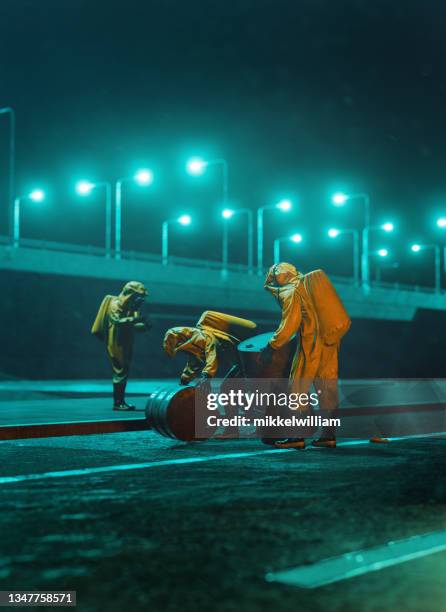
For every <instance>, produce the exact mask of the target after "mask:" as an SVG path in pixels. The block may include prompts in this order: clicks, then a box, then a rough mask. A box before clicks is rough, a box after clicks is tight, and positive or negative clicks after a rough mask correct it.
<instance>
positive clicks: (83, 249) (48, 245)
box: [0, 236, 444, 293]
mask: <svg viewBox="0 0 446 612" xmlns="http://www.w3.org/2000/svg"><path fill="white" fill-rule="evenodd" d="M0 245H5V246H8V245H10V239H9V238H8V237H7V236H0ZM20 246H22V247H24V248H27V249H36V250H41V251H57V252H62V253H75V254H78V255H89V256H94V257H105V256H106V252H105V249H104V248H103V247H97V246H93V245H83V244H71V243H68V242H52V241H48V240H33V239H30V238H23V239H21V240H20ZM12 248H14V247H13V246H11V249H12ZM19 248H20V247H19ZM114 255H115V253H114V251H111V259H112V261H113V258H114ZM121 259H122V260H130V261H147V262H150V263H158V264H161V263H162V258H161V254H157V253H145V252H142V251H121ZM169 265H173V266H175V265H177V266H186V267H192V268H203V269H206V270H215V271H221V270H222V263H221V261H218V260H212V259H193V258H190V257H177V256H175V255H172V256H169ZM227 269H228V271H229V272H239V273H243V274H248V273H249V270H248V267H247V266H246V265H245V264H237V263H230V264H228V266H227ZM266 271H267V270H266V269H265V271H264V272H265V273H266ZM254 272H255V273H256V270H255V271H254ZM330 278H331V280H332V281H333V282H334V283H335V284H338V285H344V286H353V285H354V281H353V278H352V277H349V276H335V275H332V274H330ZM370 285H371V287H372V288H377V289H392V290H396V291H413V292H416V293H435V289H434V288H433V287H427V286H420V285H406V284H402V283H389V282H383V281H371V283H370ZM442 293H444V291H442Z"/></svg>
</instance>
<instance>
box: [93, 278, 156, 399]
mask: <svg viewBox="0 0 446 612" xmlns="http://www.w3.org/2000/svg"><path fill="white" fill-rule="evenodd" d="M146 296H147V290H146V288H145V287H144V285H143V284H142V283H139V282H137V281H130V282H129V283H127V284H126V285H124V287H123V289H122V291H121V293H120V294H119V295H118V296H114V295H107V296H105V298H104V299H103V300H102V304H101V305H100V307H99V310H98V314H97V315H96V319H95V321H94V323H93V327H92V328H91V333H92V334H93V335H94V336H96V338H98V339H99V340H101V341H102V342H104V343H105V346H106V349H107V354H108V357H109V359H110V362H111V366H112V370H113V410H135V406H132V405H131V404H127V402H126V401H125V387H126V384H127V379H128V375H129V368H130V363H131V360H132V352H133V337H134V333H135V331H136V332H144V331H147V330H148V329H149V328H150V324H149V323H148V321H147V320H146V319H145V318H144V317H142V316H141V314H140V309H141V307H142V304H143V302H144V300H145V298H146Z"/></svg>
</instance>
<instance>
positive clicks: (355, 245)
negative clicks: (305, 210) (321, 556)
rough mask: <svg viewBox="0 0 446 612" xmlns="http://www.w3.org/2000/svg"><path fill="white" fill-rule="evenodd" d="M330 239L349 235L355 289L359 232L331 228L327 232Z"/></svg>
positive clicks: (357, 282)
mask: <svg viewBox="0 0 446 612" xmlns="http://www.w3.org/2000/svg"><path fill="white" fill-rule="evenodd" d="M327 233H328V236H329V237H330V238H337V237H338V236H342V235H346V234H348V235H351V236H352V238H353V281H354V284H355V287H359V232H358V230H356V229H350V228H348V229H337V228H334V227H332V228H331V229H329V230H328V232H327Z"/></svg>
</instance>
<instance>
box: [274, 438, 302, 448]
mask: <svg viewBox="0 0 446 612" xmlns="http://www.w3.org/2000/svg"><path fill="white" fill-rule="evenodd" d="M274 446H275V447H276V448H295V449H297V450H303V449H304V448H305V438H284V439H283V440H276V441H275V443H274Z"/></svg>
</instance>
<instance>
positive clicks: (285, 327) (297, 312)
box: [269, 289, 302, 349]
mask: <svg viewBox="0 0 446 612" xmlns="http://www.w3.org/2000/svg"><path fill="white" fill-rule="evenodd" d="M279 301H280V305H281V307H282V320H281V321H280V325H279V327H278V328H277V329H276V331H275V333H274V336H273V337H272V338H271V340H270V341H269V344H270V346H271V347H272V348H273V349H280V348H281V347H282V346H284V345H285V344H287V343H288V342H289V341H290V340H291V338H292V337H293V336H294V334H295V333H296V332H297V331H298V329H299V327H300V324H301V322H302V311H301V304H300V298H299V295H298V293H297V291H296V290H294V289H293V290H292V291H286V292H285V291H284V292H283V293H282V294H281V295H280V297H279Z"/></svg>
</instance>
